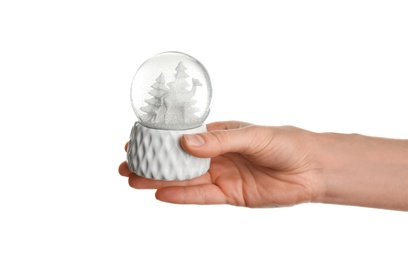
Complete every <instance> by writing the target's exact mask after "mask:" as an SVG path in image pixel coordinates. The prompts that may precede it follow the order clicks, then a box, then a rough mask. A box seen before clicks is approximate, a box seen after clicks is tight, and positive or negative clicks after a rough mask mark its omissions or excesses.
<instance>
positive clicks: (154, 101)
mask: <svg viewBox="0 0 408 260" xmlns="http://www.w3.org/2000/svg"><path fill="white" fill-rule="evenodd" d="M151 87H152V89H151V90H150V91H149V94H150V95H151V96H153V97H152V98H150V99H147V100H145V101H146V103H147V106H144V107H141V108H140V110H142V111H143V112H146V115H145V117H144V118H143V119H144V120H146V121H148V122H151V123H161V122H163V121H164V114H165V107H164V106H163V97H164V95H165V94H166V93H167V92H168V91H169V89H168V88H167V87H166V81H165V79H164V75H163V73H161V74H160V76H159V77H158V78H157V79H156V83H154V84H153V85H152V86H151Z"/></svg>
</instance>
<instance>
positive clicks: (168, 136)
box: [127, 122, 210, 180]
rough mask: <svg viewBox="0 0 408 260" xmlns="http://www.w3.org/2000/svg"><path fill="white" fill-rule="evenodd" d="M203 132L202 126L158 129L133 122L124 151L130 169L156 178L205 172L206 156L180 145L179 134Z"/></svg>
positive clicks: (192, 176) (172, 177)
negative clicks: (189, 152)
mask: <svg viewBox="0 0 408 260" xmlns="http://www.w3.org/2000/svg"><path fill="white" fill-rule="evenodd" d="M205 131H207V128H206V126H205V125H201V126H200V127H197V128H194V129H189V130H159V129H153V128H148V127H145V126H143V125H141V124H140V123H138V122H136V123H135V125H134V126H133V128H132V132H131V134H130V140H129V146H128V152H127V162H128V166H129V169H130V171H132V172H134V173H136V174H137V175H139V176H142V177H146V178H151V179H156V180H187V179H192V178H195V177H198V176H200V175H202V174H204V173H206V172H207V171H208V169H209V168H210V158H197V157H194V156H191V155H190V154H188V153H186V152H185V151H184V150H183V148H181V145H180V138H181V136H182V135H183V134H194V133H202V132H205Z"/></svg>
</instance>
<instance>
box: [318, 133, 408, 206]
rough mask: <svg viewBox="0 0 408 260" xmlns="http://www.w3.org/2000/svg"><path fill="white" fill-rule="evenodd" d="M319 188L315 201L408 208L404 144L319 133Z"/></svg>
mask: <svg viewBox="0 0 408 260" xmlns="http://www.w3.org/2000/svg"><path fill="white" fill-rule="evenodd" d="M317 146H318V147H319V149H316V151H317V152H316V156H317V157H316V158H318V160H319V162H320V165H321V171H320V175H319V177H320V184H321V185H320V187H319V189H318V191H319V192H317V196H316V197H315V198H314V201H315V202H320V203H329V204H341V205H355V206H365V207H374V208H388V209H407V208H408V205H407V204H408V203H407V202H408V192H407V190H408V189H407V187H408V160H407V158H408V156H407V155H408V141H407V140H394V139H385V138H376V137H369V136H363V135H358V134H335V133H322V134H319V138H318V145H317Z"/></svg>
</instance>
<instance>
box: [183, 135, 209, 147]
mask: <svg viewBox="0 0 408 260" xmlns="http://www.w3.org/2000/svg"><path fill="white" fill-rule="evenodd" d="M184 139H185V140H186V143H187V145H190V146H203V145H204V144H205V140H204V138H203V137H202V136H200V135H184Z"/></svg>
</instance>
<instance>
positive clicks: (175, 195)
mask: <svg viewBox="0 0 408 260" xmlns="http://www.w3.org/2000/svg"><path fill="white" fill-rule="evenodd" d="M156 198H157V199H158V200H161V201H164V202H170V203H176V204H226V203H227V199H226V196H225V195H224V193H223V192H222V190H221V189H220V188H219V187H218V186H216V185H214V184H202V185H195V186H183V187H175V186H171V187H165V188H161V189H158V190H157V191H156Z"/></svg>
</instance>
